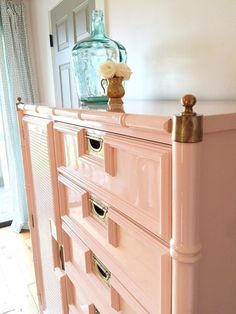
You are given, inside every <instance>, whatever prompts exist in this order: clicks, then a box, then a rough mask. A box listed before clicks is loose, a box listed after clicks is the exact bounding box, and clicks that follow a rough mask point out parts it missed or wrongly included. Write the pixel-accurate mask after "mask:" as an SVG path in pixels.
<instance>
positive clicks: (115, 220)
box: [59, 176, 171, 314]
mask: <svg viewBox="0 0 236 314" xmlns="http://www.w3.org/2000/svg"><path fill="white" fill-rule="evenodd" d="M59 179H60V182H64V184H63V186H61V188H60V191H61V193H60V200H61V204H63V205H62V213H64V214H63V220H64V221H66V223H67V224H68V225H69V226H70V227H71V229H72V230H74V231H75V233H76V234H78V235H79V236H80V238H81V239H82V240H83V241H84V242H85V243H86V244H87V246H89V247H90V248H91V249H93V250H95V251H96V250H97V249H98V247H101V249H105V250H106V252H107V253H106V255H107V259H108V260H109V262H108V265H109V267H111V268H112V269H113V264H116V265H117V267H116V269H115V270H114V271H113V273H114V274H115V275H116V276H117V277H118V278H121V277H123V278H124V280H125V282H126V281H127V282H129V285H131V282H133V288H130V291H131V292H132V293H133V294H134V296H136V298H137V299H139V300H141V302H142V303H143V304H145V305H146V307H147V309H149V310H150V311H154V309H155V308H162V312H160V313H162V314H165V313H169V311H170V292H171V291H170V282H171V263H170V258H169V254H168V249H167V248H166V247H164V246H163V245H161V244H159V243H158V242H157V241H156V240H155V238H154V237H152V236H150V235H148V234H146V233H144V232H143V231H142V230H140V229H139V228H138V227H136V226H135V225H134V224H132V223H131V222H129V221H128V220H127V219H125V218H124V217H123V216H122V215H120V214H118V213H117V211H115V210H113V208H112V207H111V206H110V205H109V204H106V206H107V208H108V213H107V216H108V219H107V220H106V221H102V220H100V221H98V219H97V218H96V217H95V216H94V214H93V213H92V211H91V208H89V203H88V202H84V203H83V202H82V198H83V196H84V195H86V194H87V193H86V192H85V191H83V192H82V190H81V189H80V188H79V186H78V185H77V186H75V185H74V184H73V183H70V181H69V180H66V178H63V177H62V176H60V177H59ZM65 184H66V185H65ZM92 196H93V198H95V199H96V200H97V201H99V202H100V203H102V200H101V199H100V198H99V197H98V196H97V195H94V194H92ZM87 200H89V197H87ZM84 208H85V210H84ZM87 208H89V214H88V215H87V216H84V217H83V215H82V213H83V212H84V211H86V212H87ZM71 213H73V214H71ZM75 217H76V218H75ZM64 228H65V227H64ZM109 230H110V233H109ZM67 232H69V231H68V229H67ZM83 233H89V236H90V238H91V239H90V240H89V243H88V242H87V239H86V236H85V237H84V234H83ZM72 235H73V233H72ZM72 235H71V239H72V238H73V236H72ZM70 241H72V240H70ZM76 243H77V244H76ZM90 243H92V247H91V246H90ZM109 243H112V245H110V244H109ZM114 243H115V244H116V245H114ZM78 245H79V240H76V242H73V241H72V243H71V244H69V243H67V244H66V245H65V247H69V248H70V249H69V250H70V254H71V262H72V263H73V264H74V265H75V264H76V265H77V266H78V263H77V262H75V261H74V259H73V256H77V257H78V259H79V260H80V261H81V260H82V258H80V253H79V252H78ZM74 251H75V252H77V253H76V254H75V253H73V252H74ZM80 251H81V252H82V250H81V249H80ZM81 254H82V253H81ZM80 268H81V269H82V268H83V270H84V271H85V267H82V266H81V267H80ZM163 288H164V289H163ZM150 298H151V299H152V300H153V301H152V302H151V303H150V302H149V299H150ZM157 313H159V312H157Z"/></svg>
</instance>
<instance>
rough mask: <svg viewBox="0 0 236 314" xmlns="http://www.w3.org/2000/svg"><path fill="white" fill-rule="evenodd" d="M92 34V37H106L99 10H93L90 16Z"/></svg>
mask: <svg viewBox="0 0 236 314" xmlns="http://www.w3.org/2000/svg"><path fill="white" fill-rule="evenodd" d="M91 31H92V33H91V35H92V36H93V37H104V36H106V32H105V26H104V20H103V12H102V11H101V10H94V11H93V14H92V29H91Z"/></svg>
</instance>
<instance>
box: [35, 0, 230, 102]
mask: <svg viewBox="0 0 236 314" xmlns="http://www.w3.org/2000/svg"><path fill="white" fill-rule="evenodd" d="M57 2H58V0H51V1H49V0H40V1H38V0H31V12H32V23H33V25H32V31H33V34H34V44H35V52H36V59H37V69H38V78H39V84H40V96H41V101H43V102H46V103H48V104H51V105H53V103H54V102H55V100H54V94H53V81H52V80H53V75H52V70H51V55H50V48H49V46H48V34H49V26H48V25H49V24H48V23H49V22H48V11H49V10H50V9H52V7H53V6H54V5H56V3H57ZM104 2H105V11H106V26H107V30H108V33H109V36H110V37H111V38H113V39H115V40H118V41H120V42H121V43H122V44H123V45H124V46H125V47H126V49H127V52H128V64H129V65H130V67H131V68H132V70H133V75H132V77H131V80H130V81H129V82H127V84H126V97H127V98H132V99H139V98H141V99H150V98H151V99H170V98H180V97H181V96H182V95H183V94H185V93H193V94H195V95H196V96H197V97H198V98H201V99H235V98H236V88H235V86H236V58H235V51H236V36H235V34H236V18H235V16H236V1H235V0H226V1H222V0H208V1H205V0H198V1H196V0H146V1H141V0H139V1H137V0H128V1H127V0H119V1H117V0H104Z"/></svg>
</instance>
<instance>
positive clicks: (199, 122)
mask: <svg viewBox="0 0 236 314" xmlns="http://www.w3.org/2000/svg"><path fill="white" fill-rule="evenodd" d="M196 101H197V100H196V98H195V97H194V96H193V95H185V96H184V97H182V98H181V104H182V105H183V106H184V108H185V110H184V111H183V112H182V113H181V114H180V115H178V116H177V115H176V116H173V127H172V140H173V141H175V142H180V143H198V142H201V141H202V137H203V116H202V115H198V114H196V112H194V111H193V106H194V105H195V104H196Z"/></svg>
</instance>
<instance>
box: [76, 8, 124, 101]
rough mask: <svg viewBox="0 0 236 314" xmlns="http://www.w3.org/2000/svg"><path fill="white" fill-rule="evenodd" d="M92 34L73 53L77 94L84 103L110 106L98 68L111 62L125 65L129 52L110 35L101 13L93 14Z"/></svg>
mask: <svg viewBox="0 0 236 314" xmlns="http://www.w3.org/2000/svg"><path fill="white" fill-rule="evenodd" d="M91 31H92V32H91V36H90V37H88V38H86V39H84V40H81V41H79V42H78V43H76V45H75V46H74V48H73V50H72V60H73V71H74V75H75V80H76V87H77V92H78V95H79V98H80V100H81V101H82V102H85V103H104V104H106V103H107V101H108V98H107V97H106V96H105V95H104V92H103V89H102V86H101V77H100V76H99V75H98V73H97V69H98V66H99V65H100V64H101V63H103V62H105V61H107V60H111V61H114V62H123V63H125V62H126V60H127V53H126V49H125V47H124V46H123V45H121V44H120V43H118V42H117V41H114V40H112V39H110V38H108V37H107V36H106V34H105V27H104V20H103V12H102V11H101V10H94V11H93V12H92V27H91Z"/></svg>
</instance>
